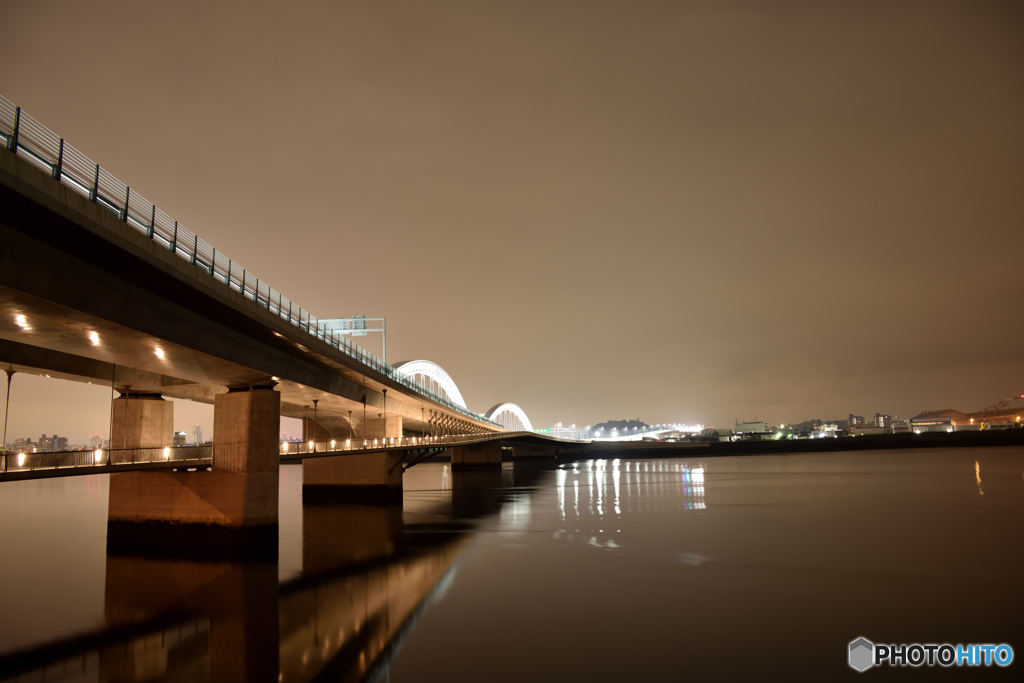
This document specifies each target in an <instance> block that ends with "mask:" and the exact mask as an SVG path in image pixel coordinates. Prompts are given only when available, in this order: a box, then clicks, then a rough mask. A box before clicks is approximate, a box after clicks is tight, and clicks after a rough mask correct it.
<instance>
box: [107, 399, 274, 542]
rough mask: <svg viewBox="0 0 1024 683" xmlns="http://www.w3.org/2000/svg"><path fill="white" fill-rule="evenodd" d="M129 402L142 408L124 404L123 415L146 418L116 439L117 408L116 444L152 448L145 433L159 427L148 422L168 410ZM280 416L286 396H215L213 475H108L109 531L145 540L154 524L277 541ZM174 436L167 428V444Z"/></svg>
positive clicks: (134, 422)
mask: <svg viewBox="0 0 1024 683" xmlns="http://www.w3.org/2000/svg"><path fill="white" fill-rule="evenodd" d="M125 400H127V401H129V402H131V401H137V402H139V404H138V405H134V404H131V403H129V404H127V405H126V406H125V410H124V411H123V412H124V413H125V415H126V416H127V417H128V418H131V416H132V415H135V414H141V415H142V418H140V419H125V420H124V421H123V426H122V427H121V428H120V431H119V427H118V424H119V423H118V421H117V419H116V418H117V415H118V411H117V405H116V401H115V413H114V417H115V422H114V434H113V435H112V436H113V438H112V441H113V443H114V444H115V445H117V444H118V443H119V442H121V443H124V444H125V447H128V448H132V447H143V446H151V445H154V443H153V440H154V439H155V438H156V437H155V436H154V434H155V431H154V430H155V429H156V428H155V427H153V428H152V429H150V427H148V426H147V425H152V424H155V423H156V422H157V420H156V419H155V418H154V419H151V420H147V419H146V416H147V415H149V416H150V417H152V416H153V415H154V414H156V413H158V412H159V411H160V410H166V409H158V408H154V407H152V406H151V405H149V404H155V403H157V402H156V401H154V400H153V399H152V398H130V397H129V398H127V399H125ZM167 405H168V407H169V406H170V404H167ZM169 413H170V411H169V410H168V415H169ZM280 415H281V395H280V394H279V393H278V392H276V391H274V390H273V388H271V387H251V388H248V389H244V390H237V391H236V390H232V391H229V392H228V393H226V394H218V395H217V396H216V398H215V399H214V415H213V423H214V427H213V429H214V445H213V467H212V471H209V472H166V471H160V472H121V473H116V474H111V475H110V504H109V508H108V526H109V530H110V531H113V532H116V533H118V534H128V535H132V534H135V533H139V534H141V535H142V536H143V537H144V536H145V535H146V534H147V533H148V532H147V531H144V530H143V529H142V527H143V526H149V525H151V524H152V523H157V524H164V525H187V526H188V527H189V528H191V529H195V528H196V527H202V526H206V527H214V528H226V529H246V530H249V531H255V532H257V533H258V534H260V535H262V534H264V533H267V534H270V535H273V536H274V537H275V538H276V530H277V502H278V501H277V497H278V478H279V473H278V469H279V467H280V462H279V459H278V458H279V456H278V446H277V440H278V434H279V432H280ZM169 423H170V420H168V424H169ZM133 425H139V426H138V427H133ZM160 429H163V427H161V428H160ZM170 435H171V431H170V428H169V427H168V428H167V438H168V443H170ZM155 445H160V444H155Z"/></svg>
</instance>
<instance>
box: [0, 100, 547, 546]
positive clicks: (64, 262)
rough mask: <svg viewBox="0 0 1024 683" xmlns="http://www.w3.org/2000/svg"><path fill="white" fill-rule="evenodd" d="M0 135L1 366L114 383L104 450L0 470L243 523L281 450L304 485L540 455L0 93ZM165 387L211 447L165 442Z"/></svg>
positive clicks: (152, 518) (517, 429)
mask: <svg viewBox="0 0 1024 683" xmlns="http://www.w3.org/2000/svg"><path fill="white" fill-rule="evenodd" d="M0 142H2V143H3V146H4V151H2V152H0V207H2V209H0V245H2V249H0V363H3V366H2V367H4V369H6V370H7V372H8V373H9V374H10V373H19V372H25V373H37V374H46V375H48V376H50V377H56V378H63V379H70V380H75V381H86V382H91V383H93V384H103V385H107V386H111V387H112V389H116V390H117V392H118V393H119V397H118V398H117V399H115V400H113V406H112V428H111V438H110V444H109V446H110V447H109V449H108V450H107V451H106V452H103V451H99V452H85V453H84V454H74V455H70V454H5V455H4V457H3V467H2V468H0V469H2V470H3V473H2V474H0V480H2V479H16V478H26V477H37V476H54V475H58V476H64V475H70V474H86V473H94V472H99V471H106V472H111V473H112V474H111V481H110V519H111V521H118V522H133V523H147V522H162V523H173V524H175V525H181V524H196V525H213V526H222V527H231V528H247V527H259V526H267V525H273V524H276V521H277V481H278V468H279V466H280V463H281V461H282V460H287V459H290V458H300V459H302V460H303V483H304V490H307V489H310V490H312V489H318V490H322V489H329V490H333V491H336V492H340V493H344V492H345V491H353V490H358V491H360V492H365V491H367V490H374V491H379V492H382V493H383V494H386V495H390V496H394V495H400V493H401V474H402V469H403V466H407V465H408V464H409V463H410V462H412V461H415V460H416V459H418V458H422V457H426V456H429V455H431V454H436V453H441V452H448V453H449V454H450V457H451V459H452V464H453V467H488V466H494V465H495V464H498V463H500V461H501V458H502V455H503V454H504V455H506V456H509V455H511V456H512V457H514V458H526V457H553V456H554V454H555V449H556V447H557V444H558V443H559V442H558V441H557V440H545V439H543V438H542V437H540V436H536V435H532V434H530V433H529V430H530V429H532V425H531V424H530V421H529V418H528V417H527V416H526V413H525V412H524V411H523V410H522V409H521V408H519V406H517V405H515V404H514V403H500V404H498V405H496V406H494V407H493V408H492V409H491V410H489V411H487V412H486V413H485V414H479V413H476V412H474V411H472V410H470V409H469V408H468V407H467V405H466V402H465V400H464V399H463V397H462V394H461V392H459V390H458V387H457V386H456V385H455V383H454V381H453V380H452V378H451V377H450V376H449V375H448V373H447V372H445V371H444V370H443V369H442V368H441V367H440V366H438V365H436V364H434V363H431V362H429V361H425V360H418V361H411V362H408V363H400V364H397V365H395V366H391V365H388V364H387V363H385V362H383V361H382V360H380V359H379V358H377V357H376V356H374V355H373V354H370V353H368V352H367V351H366V350H364V349H362V348H360V347H359V346H357V345H355V344H353V343H352V342H351V341H350V340H349V339H348V338H347V337H345V336H343V335H341V334H338V333H336V332H335V331H333V330H332V329H331V328H330V327H329V326H328V325H326V324H321V321H320V320H319V319H317V318H316V317H315V316H313V315H312V314H310V313H309V312H308V311H306V310H305V309H303V308H302V307H300V306H298V305H297V304H295V303H294V302H292V301H291V300H290V299H288V298H287V297H285V296H283V295H282V294H281V292H279V291H277V290H275V289H273V288H272V287H270V286H269V285H268V284H267V282H266V281H265V280H262V279H261V278H259V277H258V276H256V275H255V274H254V273H252V272H250V271H248V270H247V269H245V268H244V267H242V266H241V265H240V264H238V263H237V262H235V261H233V260H232V259H230V258H229V257H227V256H226V255H225V254H224V253H223V252H220V251H218V250H217V249H216V248H214V247H212V246H210V245H209V244H207V243H206V242H204V241H203V240H201V239H200V238H199V237H198V236H197V235H196V234H194V233H192V232H190V231H189V230H187V229H186V228H185V227H184V226H183V225H181V224H180V223H178V222H177V221H175V220H173V219H172V218H171V217H170V216H168V215H167V214H165V213H164V212H163V211H161V210H160V209H159V208H157V207H156V206H155V205H154V204H152V203H150V202H148V201H147V200H146V199H145V198H144V197H143V196H142V195H141V194H139V193H138V192H137V191H136V190H134V189H132V188H131V187H130V186H128V185H127V184H125V183H122V182H121V181H119V180H117V179H116V178H115V177H114V176H113V175H111V174H110V173H108V172H107V171H106V170H105V169H103V168H101V167H100V166H99V164H96V163H95V162H93V161H92V160H91V159H89V158H88V157H86V156H85V155H83V154H82V153H81V152H79V151H78V150H76V149H75V148H74V147H72V146H71V145H70V144H68V143H66V142H65V141H64V140H63V139H62V138H60V137H59V136H57V135H55V134H54V133H52V132H51V131H49V130H48V129H46V127H45V126H43V125H42V124H41V123H39V122H38V121H36V120H35V119H33V118H32V117H31V116H29V115H27V114H26V113H25V112H23V111H22V110H21V109H20V108H18V107H16V106H14V105H13V104H12V103H11V102H9V101H8V100H6V99H3V98H0ZM166 398H183V399H190V400H193V401H199V402H205V403H212V404H213V406H214V433H215V442H214V444H213V446H212V448H208V449H206V450H205V451H204V450H202V449H198V450H192V451H184V450H181V449H174V448H171V442H172V417H173V414H172V411H173V404H172V403H171V402H169V401H167V400H165V399H166ZM282 415H284V416H288V417H294V418H299V419H300V420H302V425H303V445H302V446H300V447H299V448H298V449H296V450H293V451H287V450H285V447H283V446H282V445H281V444H279V442H278V434H279V431H280V430H279V425H280V417H281V416H282ZM154 470H155V471H154Z"/></svg>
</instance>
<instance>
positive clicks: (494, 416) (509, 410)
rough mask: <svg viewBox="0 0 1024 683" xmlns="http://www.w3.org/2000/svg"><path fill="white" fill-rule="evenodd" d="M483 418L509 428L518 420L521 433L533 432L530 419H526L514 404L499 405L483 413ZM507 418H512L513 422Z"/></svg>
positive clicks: (521, 410) (523, 413)
mask: <svg viewBox="0 0 1024 683" xmlns="http://www.w3.org/2000/svg"><path fill="white" fill-rule="evenodd" d="M484 417H486V418H488V419H490V420H494V421H495V422H498V423H500V424H502V425H505V426H506V427H509V428H511V427H512V426H513V424H512V423H513V422H514V420H518V421H519V422H520V424H521V425H522V431H527V432H532V431H533V424H532V423H531V422H530V418H528V417H526V413H525V412H524V411H523V409H522V408H520V407H519V406H517V405H516V404H515V403H499V404H498V405H496V406H494V407H493V408H491V409H490V410H488V411H487V412H486V413H484ZM503 418H504V419H503ZM509 418H514V420H509Z"/></svg>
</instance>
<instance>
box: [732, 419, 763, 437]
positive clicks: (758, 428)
mask: <svg viewBox="0 0 1024 683" xmlns="http://www.w3.org/2000/svg"><path fill="white" fill-rule="evenodd" d="M734 431H735V432H736V434H737V435H743V434H767V433H768V423H767V422H737V423H736V429H735V430H734Z"/></svg>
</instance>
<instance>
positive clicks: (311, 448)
mask: <svg viewBox="0 0 1024 683" xmlns="http://www.w3.org/2000/svg"><path fill="white" fill-rule="evenodd" d="M309 450H313V442H312V440H311V441H310V442H309Z"/></svg>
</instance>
